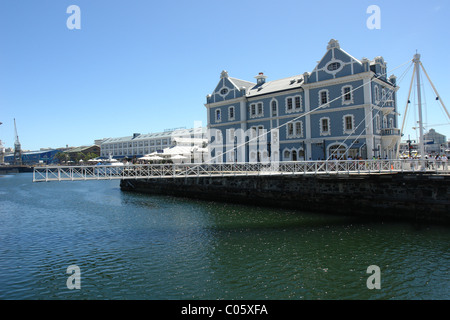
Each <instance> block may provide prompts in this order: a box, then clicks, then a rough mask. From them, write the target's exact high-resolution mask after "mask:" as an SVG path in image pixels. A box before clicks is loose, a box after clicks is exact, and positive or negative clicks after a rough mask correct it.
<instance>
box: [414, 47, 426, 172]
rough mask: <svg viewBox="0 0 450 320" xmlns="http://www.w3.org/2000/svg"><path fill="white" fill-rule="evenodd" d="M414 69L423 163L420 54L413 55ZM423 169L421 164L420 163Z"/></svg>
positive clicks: (420, 149) (420, 148)
mask: <svg viewBox="0 0 450 320" xmlns="http://www.w3.org/2000/svg"><path fill="white" fill-rule="evenodd" d="M413 61H414V69H415V70H416V82H417V100H418V101H417V102H418V104H417V107H418V109H419V151H420V157H421V160H422V161H423V160H424V159H425V147H424V141H423V121H422V92H421V90H420V54H418V53H416V54H415V55H414V60H413ZM422 167H423V162H422Z"/></svg>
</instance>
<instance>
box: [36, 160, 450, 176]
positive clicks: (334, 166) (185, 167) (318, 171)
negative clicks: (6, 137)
mask: <svg viewBox="0 0 450 320" xmlns="http://www.w3.org/2000/svg"><path fill="white" fill-rule="evenodd" d="M398 172H406V173H408V172H411V173H437V174H450V170H449V166H448V165H447V162H446V161H438V160H411V159H402V160H327V161H295V162H291V161H289V162H281V161H280V162H268V163H214V164H205V163H201V164H195V163H185V164H131V165H81V166H44V167H35V168H34V170H33V182H49V181H80V180H112V179H167V178H195V177H223V176H259V175H324V174H325V175H326V174H328V175H331V174H336V175H339V174H341V175H362V174H364V175H366V174H385V173H398Z"/></svg>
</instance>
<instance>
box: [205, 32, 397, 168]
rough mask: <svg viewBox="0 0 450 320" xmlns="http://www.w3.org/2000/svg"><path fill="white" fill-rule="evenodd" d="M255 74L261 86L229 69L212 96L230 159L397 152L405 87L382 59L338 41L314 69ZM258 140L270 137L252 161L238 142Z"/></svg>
mask: <svg viewBox="0 0 450 320" xmlns="http://www.w3.org/2000/svg"><path fill="white" fill-rule="evenodd" d="M255 78H256V83H254V82H250V81H245V80H240V79H236V78H232V77H230V76H229V74H228V72H227V71H223V72H222V73H221V75H220V81H219V82H218V84H217V85H216V87H215V89H214V91H213V92H212V94H209V95H208V96H207V97H206V104H205V106H206V109H207V119H208V129H209V132H210V133H211V136H214V141H217V142H218V143H222V144H223V147H215V149H214V154H211V156H212V157H223V159H222V161H223V162H241V161H245V162H247V161H249V162H257V161H260V159H266V158H267V157H270V158H271V160H272V159H274V160H276V161H278V160H279V161H295V160H309V159H311V160H318V159H328V158H331V157H332V156H337V158H344V159H345V158H347V157H352V158H355V157H362V158H369V159H371V158H372V157H374V156H376V157H382V158H385V157H388V158H394V157H395V155H396V151H397V148H398V144H399V142H400V130H399V129H398V119H397V118H398V117H397V115H398V114H397V100H396V92H397V89H398V87H397V85H396V77H395V76H393V75H392V76H390V77H388V76H387V65H386V62H385V61H384V59H383V58H382V57H380V56H379V57H376V58H375V59H374V60H372V61H370V60H368V59H366V58H363V59H361V60H359V59H356V58H354V57H353V56H351V55H350V54H348V53H347V52H345V51H344V50H343V49H341V47H340V45H339V42H338V41H336V40H334V39H332V40H331V41H330V42H329V43H328V47H327V51H326V52H325V54H324V56H323V57H322V59H321V60H320V61H319V62H318V63H317V65H316V67H315V68H314V69H313V70H312V72H305V73H303V74H298V75H293V76H291V77H288V78H284V79H279V80H273V81H266V78H267V76H266V75H264V74H263V73H259V74H258V75H257V76H255ZM274 129H275V130H276V129H278V130H279V131H278V133H277V132H276V131H272V130H274ZM215 132H216V133H217V134H215ZM264 132H268V134H266V135H265V136H264ZM261 133H262V134H261ZM272 133H273V134H272ZM239 135H240V137H239ZM242 135H244V136H242ZM255 137H261V138H263V139H262V141H259V146H258V147H257V148H253V147H252V146H250V144H249V143H247V145H246V146H245V148H246V149H245V150H244V151H242V150H241V152H242V153H243V154H244V155H245V159H243V158H241V157H240V158H239V159H238V155H237V154H236V152H235V150H238V152H239V148H238V145H243V143H244V142H245V141H249V139H251V140H255ZM257 139H260V138H257ZM211 142H212V140H211ZM210 145H211V144H210ZM243 148H244V147H243ZM230 150H231V152H230ZM222 154H223V156H222Z"/></svg>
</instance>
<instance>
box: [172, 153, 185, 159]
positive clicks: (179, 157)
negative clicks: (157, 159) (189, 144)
mask: <svg viewBox="0 0 450 320" xmlns="http://www.w3.org/2000/svg"><path fill="white" fill-rule="evenodd" d="M171 159H175V160H176V159H187V158H186V157H185V156H181V155H179V154H176V155H174V156H172V157H171Z"/></svg>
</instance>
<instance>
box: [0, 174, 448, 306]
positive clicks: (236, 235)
mask: <svg viewBox="0 0 450 320" xmlns="http://www.w3.org/2000/svg"><path fill="white" fill-rule="evenodd" d="M449 249H450V232H449V228H448V227H444V226H436V225H428V226H424V225H422V226H420V227H418V226H415V225H412V224H411V223H400V222H396V223H394V222H389V223H387V222H384V223H381V222H373V221H372V222H369V221H364V220H359V219H357V218H355V217H342V216H336V215H332V214H330V215H325V214H317V213H308V212H302V211H301V204H299V210H298V211H295V210H285V209H284V210H282V209H273V208H261V207H257V206H242V205H233V204H224V203H214V202H208V201H197V200H190V199H183V198H175V197H164V196H150V195H143V194H136V193H128V192H122V191H121V190H120V188H119V181H118V180H111V181H86V182H51V183H32V174H31V173H21V174H11V175H2V176H0V299H3V300H5V299H19V300H23V299H33V300H34V299H51V300H60V299H146V300H147V299H148V300H185V299H194V300H206V299H208V300H210V299H211V300H216V299H236V300H239V299H245V300H255V299H256V300H265V299H271V300H299V299H305V300H317V299H332V300H334V299H394V300H397V299H401V300H415V299H433V300H434V299H448V298H450V274H449V265H450V252H449ZM71 265H76V266H78V267H79V269H80V282H79V283H80V285H81V286H80V288H79V289H76V288H75V289H69V288H68V285H67V282H68V278H69V277H70V276H71V274H70V273H69V274H68V273H67V268H68V267H69V266H71ZM373 265H375V266H378V267H379V268H380V273H379V276H380V280H381V282H380V286H381V287H380V289H369V288H368V286H367V280H368V278H369V277H370V276H371V273H367V269H368V267H369V266H373Z"/></svg>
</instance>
